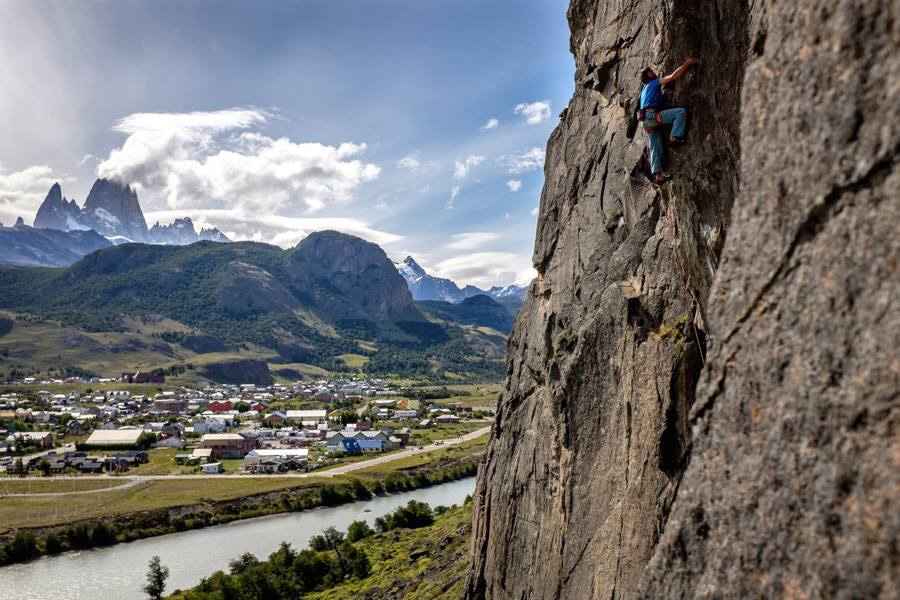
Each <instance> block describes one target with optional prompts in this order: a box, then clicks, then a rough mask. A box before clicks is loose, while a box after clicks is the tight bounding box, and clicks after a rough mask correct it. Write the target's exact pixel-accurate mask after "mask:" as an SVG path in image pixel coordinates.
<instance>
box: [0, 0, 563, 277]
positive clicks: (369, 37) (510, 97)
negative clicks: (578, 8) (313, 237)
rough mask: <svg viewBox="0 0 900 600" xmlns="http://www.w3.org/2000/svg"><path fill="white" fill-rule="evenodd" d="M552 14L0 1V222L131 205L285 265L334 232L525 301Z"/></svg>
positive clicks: (555, 93) (526, 0)
mask: <svg viewBox="0 0 900 600" xmlns="http://www.w3.org/2000/svg"><path fill="white" fill-rule="evenodd" d="M566 6H567V2H566V1H565V0H516V1H492V0H456V1H452V2H450V1H444V0H417V1H407V0H354V1H351V0H327V1H317V0H316V1H313V0H309V1H300V0H297V1H282V0H267V1H265V2H260V1H253V2H250V1H246V2H237V1H221V0H191V1H183V0H152V1H151V0H0V65H2V68H0V89H2V90H3V93H2V94H0V131H2V132H3V135H2V136H0V221H3V222H4V223H6V224H7V225H8V224H10V223H11V221H12V220H13V219H14V218H15V217H16V216H18V215H21V216H23V217H24V218H25V220H26V222H30V221H31V219H32V218H33V216H34V212H35V211H36V209H37V206H38V204H39V203H40V201H41V199H42V198H43V196H44V194H46V190H47V188H48V187H49V184H50V183H52V181H55V180H59V181H61V182H62V186H63V193H64V195H66V196H67V197H69V198H75V199H76V200H77V201H78V202H79V203H82V202H83V201H84V198H85V196H86V194H87V191H88V190H89V188H90V185H91V183H92V182H93V180H94V178H96V177H97V175H98V174H100V175H105V176H110V177H117V178H120V179H124V180H127V181H129V182H130V183H133V184H135V185H136V187H137V188H138V192H139V195H140V198H141V204H142V206H143V208H144V211H145V213H146V215H147V220H148V221H149V224H152V223H153V222H155V221H156V220H160V221H162V222H170V221H171V220H173V219H174V218H175V217H176V216H190V217H192V218H193V219H194V221H195V222H197V223H200V224H204V225H215V226H218V227H219V228H221V229H222V230H224V231H226V232H227V233H228V234H229V235H231V236H232V237H234V238H236V239H255V240H258V241H265V242H271V243H277V244H279V245H282V246H285V247H288V246H291V245H293V244H295V243H296V242H297V241H299V239H301V238H302V237H303V236H304V235H305V234H307V233H309V231H312V230H315V229H320V228H326V227H328V228H337V229H342V230H344V231H348V232H350V233H356V234H358V235H361V236H362V237H366V238H368V239H371V240H373V241H376V242H378V243H380V244H381V245H382V247H384V248H385V250H386V251H387V252H388V254H389V255H390V256H391V257H392V258H395V259H402V258H403V257H404V256H405V255H406V254H412V255H413V256H414V257H415V258H416V259H417V260H419V262H420V263H422V264H423V265H424V266H426V268H429V269H430V270H432V271H434V272H436V273H438V274H441V275H445V276H450V277H452V278H454V279H455V280H457V281H458V282H459V283H475V284H479V285H490V284H506V283H510V282H512V281H513V280H518V281H520V282H522V281H523V280H527V278H528V277H529V276H530V273H529V267H530V256H531V250H532V245H533V237H534V229H535V221H536V216H535V214H534V209H535V208H536V207H537V205H538V203H539V196H540V189H541V185H542V183H543V173H542V168H541V162H542V158H543V156H542V154H543V151H544V148H545V145H546V140H547V137H548V136H549V134H550V132H551V131H552V129H553V127H555V125H556V123H557V120H558V114H559V112H560V111H561V110H562V108H563V107H564V106H565V104H566V103H567V102H568V99H569V96H570V95H571V92H572V85H573V84H572V73H573V69H574V67H573V63H572V59H571V57H570V55H569V53H568V28H567V25H566V21H565V12H566Z"/></svg>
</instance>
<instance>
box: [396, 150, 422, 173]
mask: <svg viewBox="0 0 900 600" xmlns="http://www.w3.org/2000/svg"><path fill="white" fill-rule="evenodd" d="M421 164H422V163H421V162H419V159H418V158H416V157H415V156H414V155H412V154H408V155H406V156H404V157H403V158H401V159H400V160H398V161H397V166H398V167H400V168H401V169H406V170H407V171H415V170H416V169H418V168H419V165H421Z"/></svg>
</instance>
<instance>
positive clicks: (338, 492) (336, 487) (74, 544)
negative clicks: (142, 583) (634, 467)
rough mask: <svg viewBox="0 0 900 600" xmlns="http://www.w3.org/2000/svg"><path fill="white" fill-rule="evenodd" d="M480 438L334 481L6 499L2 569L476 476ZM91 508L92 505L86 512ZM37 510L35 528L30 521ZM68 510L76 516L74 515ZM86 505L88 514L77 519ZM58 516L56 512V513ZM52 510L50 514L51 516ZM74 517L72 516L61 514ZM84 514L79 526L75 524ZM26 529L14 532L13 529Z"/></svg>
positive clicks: (196, 484)
mask: <svg viewBox="0 0 900 600" xmlns="http://www.w3.org/2000/svg"><path fill="white" fill-rule="evenodd" d="M485 443H486V437H485V438H479V439H477V440H471V441H469V442H466V443H463V444H459V445H457V446H453V447H449V448H446V449H443V450H440V451H436V452H431V453H427V454H416V455H410V456H407V457H404V458H401V459H399V460H394V461H391V462H385V463H382V464H375V465H371V466H367V467H366V468H360V469H357V470H356V471H354V472H353V475H352V476H351V475H349V474H337V475H333V476H332V477H320V478H306V479H297V478H294V479H289V478H279V477H278V476H271V477H267V478H246V479H245V478H237V477H235V478H231V479H191V478H184V479H170V480H167V479H165V478H161V479H155V480H151V481H147V482H145V483H141V484H140V485H137V486H133V487H131V488H129V489H126V490H123V491H121V492H110V491H103V492H98V493H97V496H96V497H94V496H92V495H91V494H87V495H84V494H76V495H70V496H65V497H64V498H62V499H61V498H52V497H46V496H42V497H40V498H27V497H26V498H23V497H15V498H6V499H5V500H4V502H3V503H0V522H3V523H6V524H7V526H8V527H10V529H8V530H7V531H6V532H4V533H0V564H10V563H14V562H21V561H27V560H31V559H34V558H37V557H39V556H42V555H51V554H58V553H60V552H64V551H66V550H73V549H85V548H92V547H96V546H104V545H110V544H115V543H119V542H127V541H131V540H136V539H141V538H146V537H152V536H158V535H165V534H167V533H173V532H176V531H185V530H189V529H197V528H202V527H208V526H210V525H218V524H222V523H229V522H232V521H236V520H240V519H247V518H252V517H259V516H265V515H272V514H277V513H284V512H292V511H300V510H305V509H310V508H315V507H318V506H336V505H339V504H343V503H346V502H353V501H355V500H365V499H368V498H371V497H372V496H373V495H374V496H378V495H383V494H386V493H393V492H398V491H405V490H413V489H418V488H422V487H427V486H431V485H435V484H439V483H444V482H447V481H453V480H456V479H461V478H463V477H467V476H471V475H474V474H475V472H476V471H477V465H478V461H479V459H480V455H481V452H482V451H483V449H484V445H485ZM92 501H94V504H95V505H94V504H92ZM35 503H39V504H42V506H41V507H40V508H37V510H41V509H42V510H43V511H48V510H49V511H50V512H49V513H47V512H40V515H41V516H40V518H39V519H37V520H38V521H43V522H39V523H34V521H35V519H33V518H32V517H31V516H29V510H35V509H36V507H35V506H34V504H35ZM72 503H74V509H73V508H72V506H70V505H72ZM81 505H85V508H86V510H84V511H79V510H78V509H79V507H80V506H81ZM60 509H62V512H61V513H60ZM54 510H55V513H54V512H53V511H54ZM67 510H73V511H74V512H73V513H67V512H66V511H67ZM73 514H82V515H83V517H82V518H73ZM17 522H18V523H24V524H25V526H20V527H17V528H12V526H13V524H14V523H17Z"/></svg>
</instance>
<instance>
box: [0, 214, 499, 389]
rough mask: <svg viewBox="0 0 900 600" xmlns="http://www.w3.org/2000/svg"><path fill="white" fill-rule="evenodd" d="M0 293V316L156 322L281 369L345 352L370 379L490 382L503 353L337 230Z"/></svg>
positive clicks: (92, 261) (126, 255)
mask: <svg viewBox="0 0 900 600" xmlns="http://www.w3.org/2000/svg"><path fill="white" fill-rule="evenodd" d="M87 233H91V234H93V233H94V232H87ZM0 287H2V288H3V289H5V290H9V293H8V294H4V295H2V296H0V309H4V310H8V311H11V312H15V313H24V314H33V315H35V316H38V317H41V318H45V319H52V320H57V321H59V322H61V323H63V324H65V325H67V326H72V327H78V328H81V329H83V330H85V331H88V332H103V331H118V330H120V329H121V328H122V323H123V319H128V320H130V321H134V320H140V319H159V318H164V319H168V320H169V321H170V322H172V323H177V324H180V325H179V327H180V328H181V329H176V330H173V333H172V335H174V336H175V338H177V339H179V340H180V339H181V338H182V337H184V333H183V331H184V330H185V329H187V330H189V331H190V332H191V333H190V335H191V336H194V337H196V336H209V338H210V339H211V341H212V342H214V343H213V344H212V346H215V345H216V344H224V345H225V346H227V347H228V348H240V347H245V346H253V347H256V348H259V349H268V350H269V351H270V353H271V354H274V355H277V357H278V360H280V361H281V362H305V363H310V364H314V365H316V366H320V367H323V368H329V369H333V370H342V369H344V368H345V366H344V365H342V364H341V362H340V359H339V358H338V357H339V356H341V355H343V354H347V353H356V354H359V353H363V354H365V355H367V356H369V358H370V361H369V365H367V368H369V369H370V370H372V371H373V372H379V373H384V372H391V369H397V371H398V372H417V373H423V374H425V373H436V376H437V377H438V378H442V377H444V373H445V372H460V373H469V374H472V373H478V374H479V375H477V376H478V377H488V376H490V377H491V378H493V377H496V376H497V375H498V373H499V370H500V369H501V368H502V366H501V361H500V360H499V354H500V352H499V347H498V348H497V352H495V353H494V354H496V355H497V356H496V358H494V357H491V358H478V357H474V356H473V354H474V353H473V351H471V350H469V348H470V347H471V342H470V341H469V340H470V339H472V338H473V336H475V337H478V338H480V339H479V340H478V343H480V344H483V343H489V344H493V345H494V346H497V345H498V342H497V341H495V340H494V339H493V336H491V335H489V334H484V335H481V334H479V333H478V332H477V331H474V330H472V331H469V330H467V329H466V328H465V327H463V326H461V325H457V324H455V323H444V322H435V321H434V320H433V319H429V318H427V317H426V316H425V315H424V314H423V313H422V312H421V311H420V310H419V308H418V307H417V306H416V305H415V303H414V301H413V299H412V295H411V294H410V292H409V289H408V287H407V286H406V283H405V281H404V280H403V278H402V277H401V276H400V275H399V273H397V271H396V269H395V268H394V266H393V264H392V263H391V261H390V260H389V259H388V258H387V255H386V254H385V253H384V251H383V250H382V249H381V248H380V247H378V246H377V245H376V244H373V243H371V242H367V241H365V240H363V239H361V238H357V237H355V236H350V235H347V234H343V233H339V232H333V231H323V232H316V233H313V234H310V235H309V236H307V238H304V240H303V241H301V242H300V243H299V244H297V246H295V247H294V248H290V249H287V250H285V249H282V248H279V247H277V246H270V245H267V244H261V243H257V242H234V243H230V244H220V243H215V242H208V241H204V242H198V243H195V244H192V245H190V246H165V245H153V244H125V245H121V246H111V247H108V248H104V249H101V250H98V251H96V252H93V253H91V254H88V255H87V256H85V257H84V258H82V259H80V260H79V261H77V262H75V263H74V264H72V265H71V266H69V267H66V268H61V269H27V268H12V267H0ZM179 332H181V333H179ZM167 335H168V334H167ZM361 342H362V344H363V346H364V347H365V348H367V349H361V346H360V343H361ZM207 345H209V344H207ZM473 358H477V360H472V359H473ZM70 366H78V365H70Z"/></svg>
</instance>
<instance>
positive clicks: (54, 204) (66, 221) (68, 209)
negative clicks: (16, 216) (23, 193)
mask: <svg viewBox="0 0 900 600" xmlns="http://www.w3.org/2000/svg"><path fill="white" fill-rule="evenodd" d="M80 218H81V209H80V208H78V205H77V204H75V201H74V200H66V199H65V198H64V197H63V195H62V188H61V187H60V186H59V184H58V183H54V184H53V185H52V186H51V187H50V191H49V192H47V197H46V198H44V201H43V202H42V203H41V206H40V207H39V208H38V211H37V214H36V215H35V216H34V227H35V229H58V230H60V231H70V230H72V229H87V228H86V227H85V226H84V225H82V224H81V222H80Z"/></svg>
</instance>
